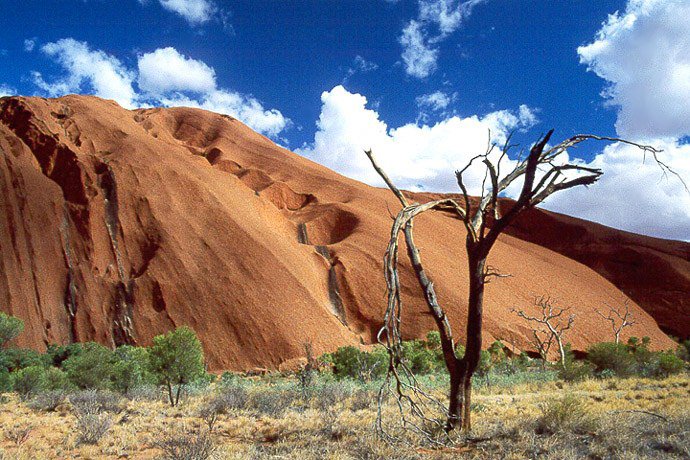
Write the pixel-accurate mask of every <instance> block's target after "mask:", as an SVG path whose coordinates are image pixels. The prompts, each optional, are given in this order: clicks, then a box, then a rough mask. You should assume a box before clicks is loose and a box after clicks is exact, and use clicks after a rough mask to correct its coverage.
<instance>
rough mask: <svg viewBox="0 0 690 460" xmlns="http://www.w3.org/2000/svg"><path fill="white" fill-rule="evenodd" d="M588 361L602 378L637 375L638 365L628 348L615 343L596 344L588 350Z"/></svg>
mask: <svg viewBox="0 0 690 460" xmlns="http://www.w3.org/2000/svg"><path fill="white" fill-rule="evenodd" d="M587 360H588V361H589V362H590V363H592V364H593V365H594V370H595V372H596V373H597V374H598V375H600V376H606V375H607V374H610V373H613V374H614V375H617V376H619V377H628V376H630V375H633V374H634V373H635V370H636V364H637V363H636V360H635V357H634V356H633V354H632V353H631V352H630V348H629V347H628V346H626V345H624V344H622V343H613V342H602V343H595V344H594V345H592V346H590V347H589V349H588V350H587ZM606 371H609V372H606Z"/></svg>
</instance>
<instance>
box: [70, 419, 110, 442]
mask: <svg viewBox="0 0 690 460" xmlns="http://www.w3.org/2000/svg"><path fill="white" fill-rule="evenodd" d="M111 426H113V417H112V416H111V415H110V414H108V413H92V412H87V413H83V414H79V415H77V427H76V431H77V444H98V441H100V440H101V438H102V437H103V436H104V435H105V434H106V433H107V432H108V431H109V430H110V427H111Z"/></svg>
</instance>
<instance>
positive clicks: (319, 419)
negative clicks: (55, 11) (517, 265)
mask: <svg viewBox="0 0 690 460" xmlns="http://www.w3.org/2000/svg"><path fill="white" fill-rule="evenodd" d="M307 349H309V350H310V349H311V348H310V347H307ZM565 349H566V360H565V363H564V364H563V363H561V362H560V360H559V361H558V362H556V363H554V362H547V363H544V365H542V363H541V360H539V359H532V358H530V357H528V356H527V355H526V354H519V355H513V354H512V353H511V352H510V351H509V350H508V349H507V347H506V346H505V344H504V343H502V342H500V341H496V342H494V343H493V344H492V345H491V346H490V347H489V348H488V349H486V350H484V351H483V352H482V358H481V363H480V367H479V369H478V372H477V374H476V375H475V377H474V379H475V382H474V386H475V388H476V389H477V391H476V393H477V394H476V397H475V398H474V400H473V405H472V412H473V413H474V414H475V419H476V423H475V426H474V427H473V430H472V432H471V433H470V434H469V435H468V436H464V435H458V437H457V438H455V439H454V440H453V443H452V444H451V445H450V446H446V447H443V448H438V446H436V447H435V446H434V445H433V444H429V443H428V442H427V443H425V442H423V441H422V442H420V440H419V439H417V438H414V437H413V436H412V435H411V434H410V435H409V437H408V438H407V439H401V440H400V441H403V442H402V443H397V444H390V443H387V442H385V441H384V440H383V439H381V438H378V437H377V436H376V435H375V432H374V429H373V427H374V423H375V421H376V418H377V414H378V412H379V411H382V412H384V413H386V414H389V415H391V416H394V415H395V413H396V412H397V408H396V402H395V400H394V399H393V398H390V399H387V398H386V395H385V393H380V391H379V390H380V388H381V384H382V376H383V375H384V374H385V371H386V366H387V365H388V361H387V355H386V353H385V351H384V350H383V349H382V348H381V347H377V346H374V347H366V348H364V347H362V348H355V347H343V348H340V349H338V350H336V351H334V352H333V353H329V354H326V355H324V356H321V357H318V358H317V357H311V359H310V364H309V365H308V368H309V372H308V374H309V377H308V378H307V377H305V375H306V374H305V372H304V370H301V371H297V372H286V373H269V374H266V375H264V376H246V375H242V374H233V373H230V372H226V373H224V374H223V375H222V376H220V377H216V376H209V375H208V374H207V373H206V372H205V371H204V357H203V351H202V349H201V344H200V343H199V341H198V339H197V338H196V335H195V334H194V332H193V331H192V330H191V329H189V328H179V329H177V330H175V331H171V332H169V333H168V334H166V335H163V336H159V337H156V338H155V339H154V341H153V345H152V346H150V347H133V346H123V347H118V348H116V349H115V350H110V349H108V348H106V347H102V346H101V345H97V344H94V343H86V344H72V345H68V346H50V347H48V350H47V351H46V353H43V354H41V353H37V352H31V351H28V350H22V349H18V348H4V349H2V350H1V351H0V363H1V364H2V366H1V367H0V370H1V371H2V372H3V373H0V376H2V375H4V376H5V377H6V379H5V381H4V385H5V386H4V387H3V392H4V394H3V395H2V400H1V401H0V425H1V426H2V427H3V430H2V432H0V458H55V456H56V455H57V456H59V457H61V458H70V457H71V458H75V457H79V458H82V457H84V458H85V457H97V458H113V459H115V458H122V457H123V456H124V457H130V458H198V459H211V458H238V459H239V458H276V457H281V458H307V459H309V458H313V459H317V458H318V459H322V458H353V459H359V458H409V459H413V458H414V459H416V458H534V457H539V458H582V457H592V458H618V457H626V456H627V457H634V458H661V457H663V458H687V457H688V455H690V434H689V433H688V431H687V425H688V424H690V407H688V405H687V401H688V399H689V398H690V376H689V375H688V373H687V369H688V362H687V360H688V353H687V348H686V347H685V345H679V347H678V349H677V350H675V351H661V352H656V351H650V343H649V341H648V340H647V339H635V338H632V339H631V340H629V341H628V342H627V343H626V344H621V343H619V344H616V343H615V342H611V343H600V344H594V345H592V346H591V347H590V349H589V350H588V358H587V359H585V360H576V359H574V357H573V354H572V353H571V352H570V350H569V347H567V346H566V347H565ZM462 351H463V350H462V347H459V349H458V353H460V354H461V353H462ZM403 359H405V360H406V362H407V365H408V366H409V367H410V368H411V369H414V371H415V373H416V375H417V376H418V379H419V381H420V382H421V383H422V384H423V385H424V387H425V388H426V389H427V390H428V391H429V392H430V393H432V394H433V395H434V396H436V397H437V398H439V400H441V401H442V402H443V398H444V397H445V396H444V389H445V388H446V387H447V384H448V381H447V378H448V377H447V374H444V373H443V372H442V370H443V367H442V365H443V362H442V359H443V358H442V356H441V351H440V341H439V340H438V337H437V333H436V332H432V333H429V334H428V335H427V336H426V338H425V339H423V340H413V341H409V342H405V343H404V353H403ZM306 367H307V366H305V368H306ZM95 374H98V375H95ZM0 383H2V381H1V380H0ZM379 401H380V402H381V405H380V406H379ZM404 441H408V442H409V444H408V443H405V442H404Z"/></svg>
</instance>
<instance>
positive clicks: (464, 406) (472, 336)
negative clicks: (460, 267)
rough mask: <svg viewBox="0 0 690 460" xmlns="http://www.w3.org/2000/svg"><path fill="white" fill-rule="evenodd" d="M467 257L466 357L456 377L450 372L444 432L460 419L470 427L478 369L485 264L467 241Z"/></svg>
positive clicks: (481, 253) (477, 248) (478, 247)
mask: <svg viewBox="0 0 690 460" xmlns="http://www.w3.org/2000/svg"><path fill="white" fill-rule="evenodd" d="M468 256H469V257H468V264H469V269H470V293H469V302H468V313H467V337H466V339H465V356H464V357H463V358H462V361H461V365H460V366H459V370H458V372H457V377H456V378H453V374H451V388H450V396H451V398H450V403H449V407H448V422H447V424H446V430H447V431H451V430H452V429H454V428H455V427H456V425H457V423H458V422H460V425H461V428H462V430H463V431H469V430H470V429H471V427H472V421H471V415H470V409H471V403H472V376H473V375H474V372H475V371H476V370H477V366H478V365H479V359H480V357H481V352H482V314H483V306H484V284H485V281H484V266H485V264H486V253H485V252H484V251H483V249H482V246H481V245H477V244H472V243H470V242H468ZM454 394H455V395H454ZM460 414H461V415H460ZM458 416H459V417H458Z"/></svg>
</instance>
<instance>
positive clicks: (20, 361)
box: [0, 348, 46, 372]
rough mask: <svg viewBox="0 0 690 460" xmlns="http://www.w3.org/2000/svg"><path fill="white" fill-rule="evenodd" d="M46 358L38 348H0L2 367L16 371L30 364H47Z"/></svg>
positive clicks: (0, 366)
mask: <svg viewBox="0 0 690 460" xmlns="http://www.w3.org/2000/svg"><path fill="white" fill-rule="evenodd" d="M45 364H46V363H45V358H44V357H43V356H42V355H41V354H40V353H39V352H37V351H36V350H31V349H28V348H5V349H0V368H3V367H4V368H5V369H7V370H8V371H9V372H15V371H18V370H20V369H24V368H26V367H29V366H45Z"/></svg>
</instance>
